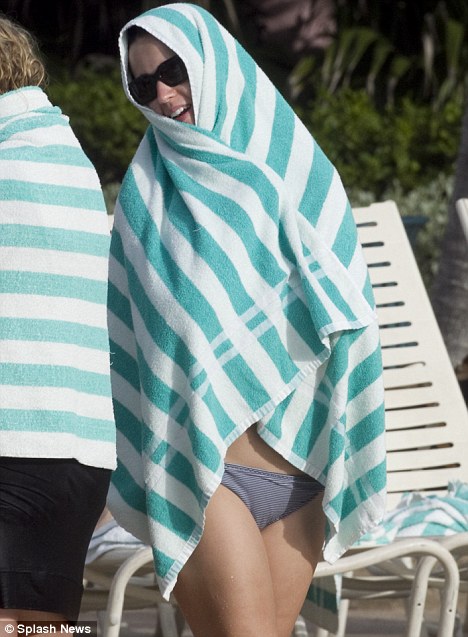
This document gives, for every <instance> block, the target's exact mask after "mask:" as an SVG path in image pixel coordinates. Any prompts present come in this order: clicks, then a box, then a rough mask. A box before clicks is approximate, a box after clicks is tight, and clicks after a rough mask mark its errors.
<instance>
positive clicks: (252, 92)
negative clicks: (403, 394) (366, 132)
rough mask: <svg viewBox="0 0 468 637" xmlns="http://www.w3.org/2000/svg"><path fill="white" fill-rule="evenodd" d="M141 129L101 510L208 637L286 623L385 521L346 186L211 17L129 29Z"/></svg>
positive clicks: (152, 18)
mask: <svg viewBox="0 0 468 637" xmlns="http://www.w3.org/2000/svg"><path fill="white" fill-rule="evenodd" d="M120 52H121V65H122V77H123V85H124V89H125V92H126V94H127V96H128V98H129V99H130V100H131V102H132V103H133V104H135V106H136V107H137V108H139V110H140V111H141V112H142V113H143V114H144V115H145V117H146V118H147V119H148V120H149V122H150V127H149V128H148V131H147V133H146V135H145V137H144V139H143V140H142V142H141V144H140V146H139V148H138V150H137V153H136V155H135V157H134V159H133V162H132V164H131V166H130V168H129V170H128V172H127V175H126V177H125V179H124V183H123V185H122V189H121V192H120V196H119V200H118V203H117V206H116V211H115V223H114V231H113V238H112V243H111V261H110V282H109V331H110V337H111V351H112V355H113V358H112V382H113V396H114V409H115V413H116V422H117V428H118V469H117V471H116V473H115V477H114V479H113V486H111V497H110V506H111V509H112V511H113V513H114V515H115V517H116V518H117V519H118V521H119V522H120V523H121V524H122V525H123V526H125V527H126V528H127V529H128V530H129V531H131V532H132V533H133V534H134V535H136V536H137V537H139V538H140V539H142V540H143V541H145V542H148V543H151V544H152V546H153V550H154V559H155V566H156V573H157V577H158V583H159V586H160V588H161V591H162V593H163V595H164V596H166V597H168V596H169V594H170V592H171V591H172V590H173V591H174V595H175V597H176V599H177V601H178V603H179V605H180V607H181V609H182V611H183V613H184V615H185V616H186V618H187V620H188V623H189V624H190V626H191V628H192V631H193V632H194V634H195V635H196V636H197V637H198V636H199V635H200V636H203V635H210V637H211V636H213V637H215V636H218V635H219V636H221V635H223V636H225V635H229V636H231V635H233V636H234V635H237V636H239V635H242V636H243V637H246V636H248V635H269V636H272V637H274V636H286V635H290V633H291V630H292V628H293V625H294V622H295V619H296V617H297V614H298V612H299V611H300V609H301V606H302V604H303V602H304V599H305V597H306V594H307V591H308V588H309V586H310V583H311V580H312V576H313V572H314V569H315V566H316V564H317V561H318V560H319V559H320V556H321V550H322V545H323V544H324V542H325V545H324V555H325V558H326V559H329V560H333V559H336V558H337V557H338V556H339V555H340V554H341V553H342V552H343V551H344V550H346V548H347V547H348V546H350V545H351V544H352V543H353V542H354V541H355V540H357V539H358V537H359V536H360V535H361V534H362V533H363V532H364V531H365V530H366V528H369V527H371V526H373V524H375V523H376V522H378V520H379V519H380V517H381V514H382V511H383V501H384V492H385V454H384V447H383V436H382V433H383V408H382V385H381V363H380V350H379V343H378V328H377V325H376V320H375V315H374V311H373V301H372V294H371V290H370V288H369V282H368V279H367V271H366V268H365V264H364V261H363V259H362V255H361V252H360V248H359V245H358V243H357V238H356V229H355V226H354V223H353V220H352V216H351V211H350V207H349V204H348V202H347V200H346V196H345V194H344V192H343V188H342V186H341V183H340V180H339V177H338V176H337V174H336V172H335V170H334V169H333V167H332V166H331V165H330V163H329V162H328V161H327V159H326V158H325V157H324V155H323V153H322V152H321V151H320V149H319V148H318V147H317V145H316V144H315V142H314V141H313V139H312V138H311V137H310V135H309V133H308V132H307V131H306V129H305V128H304V127H303V126H302V124H301V123H300V121H299V120H298V119H297V118H296V117H295V115H294V114H293V112H292V110H291V109H290V108H289V106H288V105H287V104H286V103H285V102H284V100H283V99H282V98H281V96H280V95H279V94H278V92H277V91H276V90H275V88H274V87H273V85H272V84H271V83H270V81H269V80H268V79H267V78H266V77H265V75H264V74H263V73H262V71H261V70H260V69H259V68H258V67H257V66H256V65H255V63H254V62H253V60H252V59H251V58H250V56H249V55H248V54H247V53H246V52H245V51H244V50H243V49H242V48H241V47H240V45H239V43H237V42H236V41H235V40H234V39H233V38H232V37H231V36H230V35H229V34H228V33H227V32H226V31H225V30H224V29H223V28H222V27H221V26H220V25H219V24H218V23H217V22H216V21H215V20H214V18H213V17H212V16H211V15H210V14H208V13H207V12H206V11H204V10H202V9H200V8H199V7H196V6H192V5H189V4H185V3H177V4H172V5H166V6H165V7H161V8H158V9H154V10H151V11H148V12H147V13H145V14H143V15H142V16H140V17H138V18H136V19H134V20H132V21H131V22H129V23H128V24H127V25H126V26H125V27H124V29H123V30H122V33H121V37H120Z"/></svg>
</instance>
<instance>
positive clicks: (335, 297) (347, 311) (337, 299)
mask: <svg viewBox="0 0 468 637" xmlns="http://www.w3.org/2000/svg"><path fill="white" fill-rule="evenodd" d="M319 284H320V286H321V288H322V290H323V291H324V292H325V294H326V296H327V298H328V299H330V302H331V303H333V305H334V306H335V307H336V308H338V310H339V311H340V312H341V313H342V314H343V315H344V316H345V317H346V319H347V320H348V321H354V320H356V316H355V314H354V312H352V311H351V308H350V307H349V305H348V303H347V302H346V301H345V300H344V298H343V297H342V295H341V292H340V290H339V289H338V288H337V287H336V285H335V284H334V283H333V281H331V280H330V279H329V278H328V277H326V276H325V277H323V278H321V279H319ZM324 325H326V323H323V324H322V327H323V326H324Z"/></svg>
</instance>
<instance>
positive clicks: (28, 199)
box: [0, 87, 116, 469]
mask: <svg viewBox="0 0 468 637" xmlns="http://www.w3.org/2000/svg"><path fill="white" fill-rule="evenodd" d="M109 241H110V237H109V227H108V222H107V215H106V209H105V205H104V199H103V196H102V192H101V187H100V183H99V179H98V176H97V174H96V171H95V170H94V167H93V166H92V165H91V163H90V161H89V160H88V158H87V157H86V155H85V154H84V152H83V150H82V149H81V146H80V144H79V142H78V140H77V139H76V137H75V135H74V134H73V131H72V129H71V128H70V124H69V122H68V118H67V117H65V116H64V115H62V113H61V111H60V109H59V108H57V107H53V106H52V104H51V103H50V102H49V100H48V98H47V96H46V95H45V93H44V92H43V91H42V89H40V88H38V87H26V88H22V89H18V90H14V91H10V92H8V93H4V94H3V95H1V96H0V455H1V456H14V457H26V458H31V457H34V458H75V459H76V460H78V461H79V462H82V463H84V464H88V465H91V466H95V467H102V468H108V469H112V468H114V467H115V464H116V459H115V424H114V418H113V413H112V399H111V387H110V370H109V339H108V333H107V316H106V299H107V264H108V255H109Z"/></svg>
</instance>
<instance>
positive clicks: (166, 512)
mask: <svg viewBox="0 0 468 637" xmlns="http://www.w3.org/2000/svg"><path fill="white" fill-rule="evenodd" d="M146 505H147V507H148V515H149V516H150V517H151V518H152V519H153V520H154V521H155V522H158V523H159V524H162V525H163V526H165V527H166V528H167V529H170V530H171V531H172V532H173V533H175V534H176V535H178V536H179V538H181V539H183V540H188V539H189V537H190V536H191V535H192V533H193V531H194V529H195V527H196V524H195V521H194V520H193V519H192V518H191V517H190V516H189V515H187V513H185V512H184V511H182V509H179V507H177V506H176V505H175V504H172V503H171V502H169V501H168V500H166V499H165V498H163V497H161V496H160V495H159V494H158V493H155V492H154V491H150V490H147V492H146Z"/></svg>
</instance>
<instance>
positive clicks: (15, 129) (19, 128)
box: [0, 107, 76, 159]
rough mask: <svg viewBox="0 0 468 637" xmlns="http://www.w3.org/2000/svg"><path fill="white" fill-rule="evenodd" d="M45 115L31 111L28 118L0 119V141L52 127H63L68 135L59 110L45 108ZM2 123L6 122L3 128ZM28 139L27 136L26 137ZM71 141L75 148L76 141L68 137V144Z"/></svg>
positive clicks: (66, 125) (66, 123)
mask: <svg viewBox="0 0 468 637" xmlns="http://www.w3.org/2000/svg"><path fill="white" fill-rule="evenodd" d="M44 110H45V114H42V113H41V114H38V115H36V114H35V112H34V111H33V112H32V113H31V114H30V115H31V116H30V117H25V118H23V119H21V118H15V119H13V120H11V116H8V117H4V118H1V119H0V141H7V140H10V138H11V137H12V136H14V135H18V133H30V132H31V131H34V130H36V129H47V128H51V127H52V126H63V128H64V133H65V134H69V132H68V131H66V130H65V129H68V128H69V124H68V121H67V120H66V119H65V118H64V117H63V116H62V115H61V111H60V109H59V108H55V107H53V108H47V109H44ZM36 113H40V111H36ZM8 120H10V121H8ZM3 122H6V124H5V125H4V126H2V124H3ZM28 137H29V135H28ZM72 141H73V146H75V147H76V140H74V139H73V138H72V137H71V136H70V142H72ZM17 159H18V157H17Z"/></svg>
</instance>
